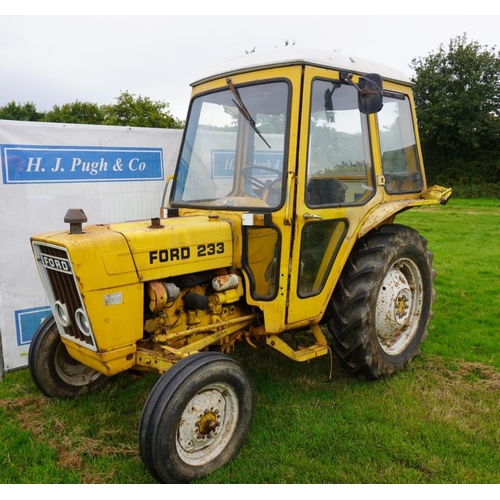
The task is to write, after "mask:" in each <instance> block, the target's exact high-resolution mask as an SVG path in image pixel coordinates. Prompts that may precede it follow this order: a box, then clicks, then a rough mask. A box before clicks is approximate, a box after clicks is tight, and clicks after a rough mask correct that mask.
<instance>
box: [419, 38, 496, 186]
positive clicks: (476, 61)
mask: <svg viewBox="0 0 500 500" xmlns="http://www.w3.org/2000/svg"><path fill="white" fill-rule="evenodd" d="M412 67H413V69H414V70H415V77H414V78H413V82H414V84H415V85H414V95H415V105H416V108H417V117H418V127H419V132H420V138H421V142H422V150H423V153H424V158H425V163H426V174H427V180H428V181H429V182H430V183H434V182H437V183H440V184H444V185H451V186H452V187H453V188H454V191H455V193H457V194H458V195H459V196H469V195H470V193H471V192H472V191H471V188H474V190H475V193H476V194H475V195H476V196H488V195H491V194H492V193H498V192H499V190H500V117H499V112H500V53H499V52H497V51H496V49H495V47H493V48H489V47H488V46H481V45H480V44H479V43H478V42H476V41H469V40H468V39H467V35H466V34H464V35H462V36H459V37H456V38H453V39H451V40H450V42H449V43H448V45H447V47H445V46H443V45H440V47H439V49H438V50H437V51H436V52H434V53H430V54H429V55H427V56H426V57H421V58H416V59H413V60H412ZM488 193H489V194H488Z"/></svg>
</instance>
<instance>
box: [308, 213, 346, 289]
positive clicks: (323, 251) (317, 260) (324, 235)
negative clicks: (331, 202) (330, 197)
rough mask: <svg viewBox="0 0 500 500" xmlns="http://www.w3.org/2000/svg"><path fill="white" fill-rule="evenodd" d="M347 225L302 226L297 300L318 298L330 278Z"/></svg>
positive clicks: (317, 224)
mask: <svg viewBox="0 0 500 500" xmlns="http://www.w3.org/2000/svg"><path fill="white" fill-rule="evenodd" d="M346 231H347V223H346V221H343V220H328V221H320V222H311V223H309V224H305V225H304V228H303V229H302V238H301V244H300V267H299V280H298V281H299V286H298V295H299V297H302V298H304V297H310V296H312V295H317V294H318V293H320V292H321V290H323V286H324V284H325V281H326V279H327V278H328V276H329V275H330V270H331V268H332V265H333V262H334V260H335V257H336V255H337V252H338V249H339V247H340V245H341V243H342V241H343V240H344V236H345V233H346Z"/></svg>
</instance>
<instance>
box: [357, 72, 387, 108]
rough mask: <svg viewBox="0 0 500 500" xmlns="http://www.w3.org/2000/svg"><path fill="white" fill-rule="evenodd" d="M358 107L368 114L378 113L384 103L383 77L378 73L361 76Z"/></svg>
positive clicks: (358, 86)
mask: <svg viewBox="0 0 500 500" xmlns="http://www.w3.org/2000/svg"><path fill="white" fill-rule="evenodd" d="M356 88H357V89H358V108H359V111H360V112H361V113H364V114H366V115H368V114H371V113H378V112H379V111H380V110H381V109H382V106H383V105H384V103H383V94H382V77H381V76H380V75H378V74H377V73H370V74H367V75H363V76H361V77H360V78H359V82H358V85H357V86H356Z"/></svg>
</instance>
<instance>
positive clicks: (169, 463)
mask: <svg viewBox="0 0 500 500" xmlns="http://www.w3.org/2000/svg"><path fill="white" fill-rule="evenodd" d="M252 416H253V388H252V385H251V382H250V379H249V378H248V375H247V374H246V372H245V371H244V369H243V367H242V366H241V365H240V364H239V363H238V362H237V361H236V360H234V359H232V358H230V357H229V356H226V355H224V354H220V353H216V352H203V353H199V354H194V355H191V356H189V357H187V358H185V359H183V360H181V361H179V362H178V363H177V364H176V365H175V366H173V367H172V368H171V369H170V370H168V371H167V372H166V373H165V374H164V375H162V377H161V378H160V379H159V380H158V382H157V383H156V385H155V386H154V388H153V390H152V391H151V394H150V395H149V397H148V400H147V401H146V404H145V406H144V409H143V413H142V416H141V421H140V425H139V447H140V452H141V456H142V459H143V460H144V463H145V464H146V466H147V467H148V469H149V470H150V471H151V473H152V474H153V475H154V476H155V477H156V479H158V480H159V481H160V482H162V483H183V482H188V481H190V480H193V479H197V478H201V477H203V476H205V475H206V474H208V473H210V472H213V471H215V470H216V469H218V468H219V467H221V466H223V465H225V464H226V463H227V462H229V461H230V460H232V459H233V458H234V457H235V456H236V455H237V453H238V452H239V450H240V449H241V447H242V446H243V443H244V441H245V438H246V435H247V433H248V430H249V428H250V424H251V422H252Z"/></svg>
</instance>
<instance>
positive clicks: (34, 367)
mask: <svg viewBox="0 0 500 500" xmlns="http://www.w3.org/2000/svg"><path fill="white" fill-rule="evenodd" d="M28 367H29V370H30V374H31V378H32V379H33V382H34V383H35V385H36V386H37V387H38V389H40V391H42V392H43V394H45V395H46V396H48V397H49V398H61V399H69V398H74V397H76V396H79V395H80V394H84V393H86V392H89V391H91V390H94V389H97V388H98V387H101V386H102V385H104V384H105V383H106V382H107V381H108V380H109V378H108V377H106V375H103V374H102V373H100V372H98V371H96V370H93V369H92V368H89V367H87V366H85V365H83V364H82V363H80V362H78V361H76V360H75V359H73V358H72V357H71V356H70V355H69V354H68V351H67V349H66V347H65V345H64V344H63V343H62V341H61V337H60V335H59V331H58V330H57V325H56V321H55V319H54V316H52V315H51V316H49V317H48V318H46V319H45V320H44V321H43V322H42V324H41V325H40V326H39V327H38V329H37V331H36V332H35V335H34V336H33V339H32V341H31V344H30V348H29V352H28Z"/></svg>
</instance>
